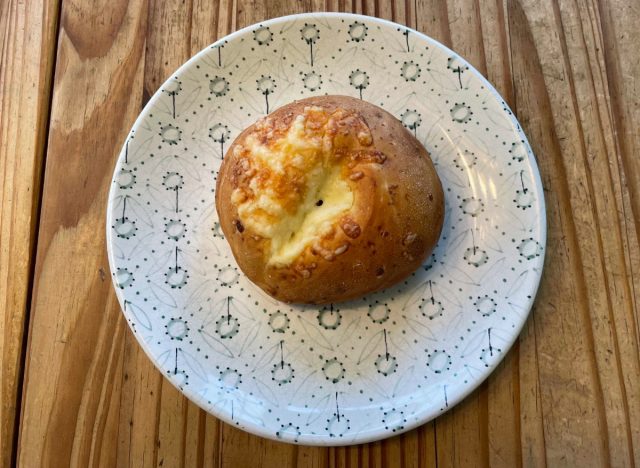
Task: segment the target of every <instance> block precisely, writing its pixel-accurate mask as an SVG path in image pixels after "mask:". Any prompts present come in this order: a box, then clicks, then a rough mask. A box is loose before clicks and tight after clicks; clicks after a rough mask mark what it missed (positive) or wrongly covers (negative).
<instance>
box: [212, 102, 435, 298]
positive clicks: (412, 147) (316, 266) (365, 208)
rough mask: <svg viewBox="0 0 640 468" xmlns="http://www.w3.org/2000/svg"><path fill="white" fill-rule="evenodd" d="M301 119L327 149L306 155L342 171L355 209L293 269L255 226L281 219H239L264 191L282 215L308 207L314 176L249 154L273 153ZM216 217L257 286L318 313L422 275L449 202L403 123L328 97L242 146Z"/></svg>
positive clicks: (276, 120)
mask: <svg viewBox="0 0 640 468" xmlns="http://www.w3.org/2000/svg"><path fill="white" fill-rule="evenodd" d="M301 115H302V116H304V130H303V132H304V135H305V138H309V139H314V138H315V141H318V142H321V149H318V150H317V151H315V152H312V153H307V154H312V155H313V157H315V158H316V160H318V161H324V162H323V163H322V164H321V167H324V168H325V170H330V169H332V168H333V169H335V170H338V171H339V177H340V178H341V179H342V180H343V181H345V182H346V184H348V187H349V189H350V190H351V193H352V197H353V201H352V204H351V207H350V208H348V209H346V210H344V211H343V212H341V213H340V214H339V215H338V216H336V217H335V218H334V219H333V220H332V222H331V223H330V224H331V226H329V227H328V226H327V225H326V224H327V223H325V225H324V228H323V229H322V230H321V232H318V234H317V236H315V237H314V239H313V241H312V242H310V243H309V244H308V245H307V246H306V247H305V248H304V249H303V250H302V251H301V252H300V253H299V254H298V255H296V256H295V258H294V259H293V260H291V261H290V262H289V263H282V262H280V263H277V262H276V263H274V262H272V261H270V259H271V256H272V255H273V249H272V245H271V239H270V238H268V236H265V235H264V232H262V231H260V229H254V228H252V227H251V226H252V225H253V224H252V223H253V221H254V220H255V219H261V220H263V221H264V222H267V223H269V222H274V223H277V222H278V219H279V218H278V216H279V215H278V214H277V213H276V214H274V213H273V212H270V211H269V210H267V211H260V210H258V211H256V210H254V211H251V212H250V214H249V215H248V214H247V213H244V215H242V214H241V212H242V210H239V206H240V205H241V204H242V203H246V202H247V201H255V200H257V199H258V198H259V197H260V196H261V193H260V190H261V189H264V188H266V187H268V188H269V190H270V194H271V196H272V197H276V198H277V199H278V200H280V205H279V209H281V210H284V211H283V212H284V213H285V215H294V214H295V213H296V210H298V209H299V207H300V206H301V204H302V203H304V200H305V197H306V195H307V193H306V190H307V185H306V184H307V177H308V173H309V172H308V168H304V167H302V168H301V167H295V165H286V166H285V167H284V169H283V168H282V167H281V168H280V170H279V171H278V170H275V169H273V168H271V167H269V166H267V165H265V164H264V162H262V163H261V162H260V161H259V159H258V158H256V157H254V154H253V152H252V150H251V148H252V147H255V144H256V142H258V144H260V145H262V146H263V147H266V148H271V149H273V148H275V147H276V146H277V142H278V141H281V139H282V138H283V137H284V136H285V135H286V134H287V132H288V131H289V129H290V128H291V126H292V125H293V123H294V122H295V121H296V118H298V116H301ZM252 145H254V146H252ZM336 168H337V169H336ZM318 203H320V202H318ZM216 208H217V210H218V215H219V218H220V225H221V228H222V231H223V233H224V235H225V238H226V239H227V241H228V242H229V245H230V246H231V250H232V252H233V255H234V257H235V259H236V261H237V262H238V265H239V266H240V268H241V269H242V271H243V272H244V273H245V274H246V275H247V277H248V278H249V279H250V280H251V281H253V282H254V283H255V284H257V285H258V286H260V287H261V288H262V289H263V290H264V291H266V292H267V293H268V294H269V295H271V296H273V297H274V298H276V299H279V300H281V301H285V302H294V303H315V304H321V303H329V302H338V301H344V300H348V299H353V298H357V297H360V296H362V295H364V294H367V293H370V292H373V291H378V290H380V289H383V288H387V287H389V286H391V285H393V284H395V283H397V282H399V281H401V280H403V279H405V278H406V277H407V276H408V275H410V274H411V273H412V272H413V271H415V270H416V269H417V268H418V267H419V266H420V265H421V263H422V262H423V261H424V260H425V258H426V257H427V256H428V255H429V254H430V253H431V251H432V249H433V247H434V246H435V244H436V242H437V240H438V238H439V236H440V231H441V229H442V223H443V218H444V196H443V191H442V186H441V184H440V180H439V178H438V176H437V174H436V171H435V169H434V167H433V163H432V161H431V159H430V158H429V154H428V153H427V151H426V150H425V149H424V147H423V146H422V145H421V144H420V143H419V142H418V141H417V140H416V138H414V136H413V135H412V134H411V133H410V132H409V131H408V130H407V129H406V128H404V127H403V125H402V124H401V122H400V121H399V120H398V119H396V118H395V117H393V116H392V115H391V114H389V113H388V112H386V111H384V110H382V109H381V108H379V107H377V106H374V105H372V104H369V103H367V102H365V101H361V100H358V99H354V98H351V97H346V96H322V97H313V98H309V99H304V100H301V101H295V102H293V103H291V104H288V105H286V106H284V107H281V108H280V109H278V110H276V111H274V112H273V113H271V114H269V115H268V116H266V117H265V118H263V119H261V120H259V121H258V122H256V123H255V124H254V125H251V126H250V127H249V128H247V129H246V130H245V131H244V132H242V133H241V134H240V135H239V136H238V138H237V139H236V140H235V141H234V142H233V144H232V145H231V147H230V148H229V150H228V151H227V154H226V156H225V159H224V161H223V163H222V166H221V168H220V172H219V175H218V179H217V186H216ZM243 216H244V219H243ZM249 216H251V217H249ZM257 231H260V232H257ZM292 235H293V233H292Z"/></svg>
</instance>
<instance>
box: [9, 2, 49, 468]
mask: <svg viewBox="0 0 640 468" xmlns="http://www.w3.org/2000/svg"><path fill="white" fill-rule="evenodd" d="M58 9H59V2H58V1H33V2H18V1H7V2H2V4H1V5H0V53H1V55H0V212H1V213H2V216H1V217H0V319H1V320H2V327H0V356H1V357H2V359H1V360H0V382H2V386H1V387H0V466H9V465H10V464H11V460H12V459H14V457H15V450H14V449H15V447H14V441H15V438H16V436H17V428H16V421H17V418H16V411H19V409H18V408H19V402H20V385H21V380H22V379H21V373H22V357H23V350H24V340H23V337H24V331H25V324H26V321H27V310H28V307H29V302H30V299H29V295H30V289H31V279H32V269H33V265H34V262H35V242H36V233H37V221H38V211H39V200H40V195H41V174H42V168H43V165H44V157H43V156H44V147H45V142H46V133H47V121H48V119H49V105H50V94H51V82H52V76H53V62H54V57H55V46H56V31H57V27H58Z"/></svg>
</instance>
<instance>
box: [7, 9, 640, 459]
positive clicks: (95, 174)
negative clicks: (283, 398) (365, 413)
mask: <svg viewBox="0 0 640 468" xmlns="http://www.w3.org/2000/svg"><path fill="white" fill-rule="evenodd" d="M6 5H9V6H8V7H7V6H6ZM18 7H20V8H22V4H15V5H14V4H13V3H9V4H4V5H3V7H2V8H4V9H7V8H9V10H7V11H10V12H14V11H18ZM11 8H13V9H11ZM29 8H32V7H31V6H30V7H29ZM34 8H35V7H34ZM318 10H337V11H349V12H357V13H364V14H369V15H376V16H379V17H383V18H386V19H391V20H394V21H397V22H399V23H403V24H407V25H409V26H412V27H415V28H417V29H418V30H420V31H423V32H425V33H427V34H429V35H431V36H432V37H434V38H435V39H438V40H440V41H441V42H443V43H444V44H445V45H447V46H450V47H452V48H454V49H455V50H456V51H458V52H460V53H461V54H462V55H463V56H465V58H467V59H468V60H469V61H470V62H471V63H472V64H473V65H474V66H475V67H476V68H477V69H478V70H479V71H480V72H481V73H483V74H484V75H485V76H487V77H488V79H489V80H490V81H491V82H492V83H493V84H494V85H495V86H496V88H497V89H498V91H499V92H500V93H501V94H502V96H503V97H504V98H505V100H506V101H507V103H508V104H509V105H510V106H511V108H512V109H513V110H514V111H515V113H516V115H517V116H518V118H519V120H520V122H521V123H522V125H523V127H524V129H525V132H526V133H527V135H528V137H529V139H530V142H531V144H532V146H533V149H534V152H535V153H536V155H537V159H538V163H539V166H540V171H541V174H542V179H543V185H544V187H545V196H546V202H547V217H548V245H547V249H548V250H547V261H546V266H545V273H544V276H543V280H542V284H541V287H540V292H539V295H538V297H537V300H536V304H535V306H534V310H533V311H532V314H531V316H530V318H529V320H528V322H527V324H526V325H525V328H524V330H523V332H522V334H521V336H520V339H519V340H518V342H517V343H516V345H515V346H514V347H513V349H512V350H511V351H510V352H509V353H508V354H507V356H506V357H505V359H504V361H503V362H502V363H501V364H500V365H499V366H498V368H497V369H496V370H495V372H493V373H492V375H491V376H490V378H489V379H488V380H487V381H486V382H484V383H483V384H482V385H481V386H480V387H479V388H478V389H477V390H476V391H475V392H473V393H472V394H471V395H470V396H469V397H468V398H466V399H465V400H464V401H463V402H462V403H461V404H459V405H458V406H456V407H455V408H454V409H452V410H451V411H449V412H448V413H446V414H445V415H443V416H441V417H440V418H438V419H437V420H435V421H432V422H430V423H428V424H425V425H424V426H422V427H420V428H418V429H416V430H414V431H411V432H409V433H406V434H402V435H400V436H396V437H394V438H391V439H387V440H384V441H381V442H376V443H372V444H365V445H360V446H354V447H339V448H316V447H304V446H293V445H287V444H282V443H277V442H273V441H270V440H265V439H261V438H259V437H255V436H252V435H250V434H247V433H244V432H242V431H239V430H238V429H236V428H233V427H231V426H228V425H226V424H224V423H222V422H220V421H218V420H217V419H215V418H214V417H212V416H210V415H208V414H207V413H205V412H204V411H202V410H200V409H199V408H197V407H196V406H195V405H193V404H192V403H190V402H189V401H188V400H186V399H185V398H184V397H183V396H182V395H181V394H180V393H179V392H178V391H176V390H175V389H174V387H172V386H171V385H170V384H168V383H167V382H165V380H164V379H163V377H162V376H161V375H160V373H159V372H158V371H156V370H155V368H154V367H153V365H152V364H151V363H150V361H149V360H148V359H147V358H146V356H145V355H144V353H143V351H142V350H141V349H140V347H139V346H138V345H137V343H136V341H135V338H134V337H133V335H132V334H131V333H130V332H129V330H128V329H127V327H126V324H125V322H124V320H123V318H122V315H121V313H120V311H119V308H118V305H117V303H116V301H115V297H114V294H113V291H112V288H111V283H110V281H109V278H108V277H107V276H106V275H108V266H107V261H106V256H105V249H106V247H105V238H104V234H103V230H102V229H96V226H102V224H103V222H104V216H105V208H106V194H107V190H108V186H109V180H110V177H111V172H112V168H113V164H114V162H115V158H116V156H117V152H118V149H119V146H120V144H121V142H122V141H123V139H124V137H125V135H126V134H127V131H128V130H129V128H130V126H131V124H132V123H133V120H134V119H135V117H136V115H137V114H138V112H139V111H140V109H141V106H142V105H143V104H144V103H145V102H146V101H147V100H148V98H149V97H150V96H151V95H152V94H153V93H154V92H155V91H156V89H157V88H158V86H160V84H161V83H162V82H163V81H164V80H165V79H166V78H167V77H168V76H169V74H170V73H171V72H172V71H173V70H175V69H176V68H177V67H178V66H179V65H180V64H181V63H182V62H184V61H185V60H186V59H187V58H188V57H190V56H191V55H192V54H194V53H195V52H197V51H198V50H200V49H201V48H203V47H205V46H206V45H208V44H209V43H211V42H213V41H214V40H215V39H216V38H218V37H221V36H223V35H225V34H228V33H229V32H231V31H233V30H235V29H237V28H241V27H243V26H246V25H249V24H252V23H255V22H259V21H262V20H264V19H267V18H270V17H275V16H281V15H285V14H290V13H297V12H302V11H318ZM2 11H3V12H4V10H2ZM24 11H27V10H24ZM39 12H40V13H41V12H42V10H38V9H37V8H35V9H34V10H33V11H31V10H29V14H28V15H26V16H25V14H24V13H23V14H22V16H25V17H27V16H28V17H29V18H32V17H33V18H44V19H42V20H41V23H37V24H38V25H42V29H40V30H39V31H40V33H39V34H40V35H39V36H38V35H37V34H36V35H33V36H31V35H27V36H20V35H19V34H17V33H16V32H15V31H18V30H19V25H20V24H22V23H20V21H23V20H21V19H16V18H21V17H22V16H20V15H18V16H16V15H15V14H14V15H13V16H11V15H9V16H8V18H9V20H5V19H4V18H5V16H4V14H3V16H1V17H0V22H1V23H0V25H1V26H2V28H1V29H0V31H4V36H3V42H2V54H3V55H2V60H3V62H2V63H3V65H4V64H5V63H8V64H10V65H11V66H10V67H6V68H5V67H4V66H3V69H2V73H1V74H0V76H1V77H2V80H3V81H2V82H1V83H2V86H3V93H2V99H3V100H2V101H1V102H2V106H1V107H0V108H1V109H2V119H1V120H0V122H2V125H3V126H2V132H1V133H0V135H1V136H2V138H3V139H2V141H1V144H0V151H2V152H0V156H2V159H0V162H2V164H3V165H1V166H0V168H2V173H3V177H4V179H3V180H4V181H5V182H4V184H5V185H4V186H3V190H2V194H3V198H2V209H3V212H2V213H3V217H2V225H1V226H2V231H0V232H1V233H2V250H1V252H2V253H1V255H2V256H0V267H2V269H0V280H1V281H0V288H2V287H4V288H5V290H6V291H8V290H9V288H11V291H18V292H20V291H22V292H21V293H20V294H22V295H20V294H19V295H18V296H15V297H18V298H19V299H20V298H22V299H20V300H22V301H23V302H20V301H18V302H15V301H14V302H7V303H8V304H9V303H10V304H14V305H15V304H17V305H18V306H20V305H21V304H27V303H30V304H31V309H30V320H29V322H28V324H29V330H28V332H29V334H28V346H27V349H26V366H25V373H24V390H23V403H22V411H21V417H20V421H19V422H20V426H19V428H18V430H19V433H20V439H19V445H18V462H19V464H20V465H21V466H25V467H31V466H39V465H43V466H54V467H58V466H82V467H85V466H131V467H140V466H142V467H157V466H163V467H167V466H169V467H173V466H184V467H191V466H195V467H221V466H224V467H235V466H256V467H257V466H260V467H298V466H299V467H387V466H391V467H396V466H397V467H406V468H409V467H412V468H413V467H416V468H418V467H431V466H439V467H448V466H450V467H457V466H482V467H484V466H491V467H501V466H504V467H512V466H527V467H543V466H549V467H556V466H623V467H625V466H629V467H632V466H636V465H640V314H639V312H638V299H640V296H638V295H639V294H640V288H636V287H635V282H637V281H638V275H640V235H639V232H638V220H639V216H640V159H638V158H637V154H638V153H639V151H640V124H639V123H640V85H639V79H640V78H639V77H640V48H639V47H638V46H637V45H638V44H639V43H640V32H639V31H638V29H637V25H638V24H640V8H638V5H637V2H636V1H635V0H613V1H604V0H599V1H598V0H560V1H557V2H556V1H552V0H489V1H486V2H485V1H482V2H481V1H466V0H447V1H439V0H438V1H436V0H408V1H402V0H396V1H393V2H387V1H382V0H379V1H378V0H326V1H325V0H305V1H303V2H296V1H294V0H281V1H269V2H267V1H258V0H219V1H216V2H210V1H204V0H184V1H183V0H170V1H160V0H153V1H146V0H133V1H129V2H127V1H122V0H112V1H110V2H106V1H105V0H102V1H100V2H99V5H93V6H87V5H85V4H84V2H82V1H81V0H65V1H64V2H63V3H62V7H61V21H60V25H59V31H58V33H59V41H58V44H57V50H56V56H57V59H56V62H55V81H54V82H53V83H52V88H51V86H49V87H47V85H48V82H47V78H46V77H47V76H51V75H52V74H53V72H54V70H50V72H49V74H47V68H46V66H45V67H44V68H42V66H41V65H40V64H41V62H42V60H43V59H39V61H38V62H34V64H32V68H30V69H29V70H31V71H30V73H33V76H35V77H36V78H37V80H39V81H36V82H37V83H39V84H40V87H39V88H37V89H39V90H40V91H39V93H37V94H36V96H38V99H40V101H37V102H36V103H35V104H34V102H33V101H31V100H30V99H29V96H31V95H27V94H22V95H21V96H23V97H21V98H18V99H22V101H20V100H16V101H14V100H13V99H15V98H14V96H15V95H16V94H15V93H10V94H9V96H10V100H8V101H6V97H5V95H7V92H6V91H5V88H6V87H7V85H6V84H5V82H6V81H5V80H6V79H7V78H5V77H6V76H10V77H13V80H15V79H16V78H15V77H19V76H23V75H20V74H19V73H22V72H21V71H19V70H18V71H15V70H16V69H17V68H18V65H17V63H18V62H17V61H16V59H14V58H13V57H17V55H15V53H14V52H12V51H13V50H23V49H20V47H24V45H22V44H32V42H28V41H36V42H35V43H38V42H37V41H41V42H42V41H43V40H44V38H45V36H46V34H45V32H46V33H47V34H50V35H51V34H54V33H55V32H56V27H57V25H56V21H55V18H53V19H52V17H51V16H52V15H51V14H48V13H51V12H49V10H46V11H45V13H47V12H48V13H47V14H44V13H43V15H44V16H38V13H39ZM98 12H99V13H98ZM53 16H54V17H55V15H53ZM16 25H17V26H16ZM39 27H40V26H39ZM43 31H44V32H43ZM21 37H27V39H28V40H25V39H23V38H21ZM46 37H49V36H46ZM38 38H39V39H38ZM20 41H23V42H20ZM25 41H26V42H25ZM7 44H16V45H15V46H12V47H10V46H8V45H7ZM38 50H40V49H38ZM7 51H8V52H7ZM12 54H13V55H12ZM7 57H8V58H7ZM51 57H53V53H51ZM44 63H45V64H46V63H53V61H52V59H50V62H46V60H44ZM35 65H38V66H37V67H36V66H35ZM50 68H52V67H51V66H50ZM9 69H11V74H9V73H8V72H6V70H9ZM14 86H17V85H14ZM21 86H22V87H23V88H24V89H25V91H23V93H26V92H27V87H26V85H21ZM11 89H13V88H11ZM51 89H52V92H53V101H52V106H51V116H50V119H49V121H48V122H47V112H44V113H43V109H44V111H46V109H47V107H46V106H44V108H43V104H42V99H43V98H42V96H45V97H46V96H47V95H48V93H50V92H51ZM18 95H20V94H18ZM27 101H28V102H27ZM45 101H46V99H45ZM5 102H6V103H5ZM14 102H20V103H22V104H23V105H24V104H25V103H27V104H29V105H31V107H29V109H32V110H31V111H30V113H29V114H28V115H29V118H30V119H31V120H24V119H17V118H15V117H14V118H8V117H5V116H6V115H8V116H11V115H14V114H12V113H11V112H14V113H15V112H17V111H16V110H15V107H13V106H14V105H15V104H14ZM7 109H8V111H7ZM18 120H19V124H20V126H21V127H20V128H21V129H22V130H20V129H16V128H17V127H16V125H18V124H17V123H16V122H17V121H18ZM28 122H35V123H28ZM32 128H35V129H36V132H35V134H34V135H31V134H29V135H30V137H29V138H31V139H29V138H26V137H24V136H23V135H24V133H23V132H25V131H26V130H25V129H32ZM5 129H8V130H5ZM47 132H48V139H46V141H45V136H46V135H47ZM7 135H8V136H9V137H7ZM8 138H11V141H12V143H11V144H8V143H5V141H9V139H8ZM18 141H19V142H20V144H21V145H27V146H23V147H21V148H26V149H22V150H21V153H20V154H28V155H29V158H25V164H26V163H27V162H28V164H29V165H28V166H26V167H22V166H18V165H17V161H19V158H17V157H15V156H14V155H15V154H18V153H17V149H16V148H17V146H15V145H17V143H15V142H18ZM45 143H46V147H47V152H46V162H47V164H46V170H45V177H44V187H43V191H42V194H41V196H42V209H41V216H40V219H39V223H38V226H37V228H38V229H37V255H36V257H35V272H34V275H33V278H32V279H30V276H29V266H28V265H29V262H33V256H32V255H30V252H31V250H32V246H33V245H34V242H35V241H36V238H35V232H36V230H35V228H36V222H35V221H36V219H37V218H36V217H34V212H35V210H34V207H35V206H36V205H35V204H34V203H35V201H37V199H38V196H39V195H40V194H39V193H34V192H31V191H29V188H30V187H31V186H30V185H29V184H30V183H31V182H30V181H34V182H37V174H39V171H40V170H42V167H43V158H42V149H43V148H44V146H45ZM11 145H13V146H11ZM29 145H31V146H29ZM38 148H40V150H38ZM22 151H26V153H22ZM38 151H40V152H38ZM20 161H21V160H20ZM21 164H22V163H21ZM15 168H18V169H15ZM16 180H19V181H21V182H19V183H17V182H15V181H16ZM6 181H14V182H13V185H10V184H9V185H7V182H6ZM37 185H38V184H37V183H36V184H35V186H37ZM17 196H20V197H22V200H23V201H22V202H21V203H22V204H21V205H16V204H15V203H14V202H11V203H9V202H7V200H9V201H10V200H11V197H14V198H15V197H17ZM15 206H17V207H18V208H19V209H18V208H14V207H15ZM7 213H11V214H10V217H11V219H12V222H11V223H6V222H4V219H6V214H7ZM16 213H17V214H16ZM20 213H22V215H20ZM20 216H22V217H20ZM16 219H18V220H23V221H24V223H26V224H24V223H23V225H20V226H18V225H17V224H16V222H15V220H16ZM7 232H8V233H9V234H7ZM6 236H9V237H6ZM6 238H9V239H14V242H16V239H18V238H19V240H20V242H21V243H22V244H21V245H22V248H23V249H26V250H23V251H24V252H27V253H26V255H24V256H22V257H16V256H15V255H11V256H8V255H7V252H10V251H11V252H13V247H12V248H11V249H10V250H9V249H7V248H6V247H5V245H7V244H6V243H5V239H6ZM30 249H31V250H30ZM3 262H4V263H3ZM18 262H23V263H21V264H19V263H18ZM24 262H26V264H25V263H24ZM5 265H9V266H10V267H11V268H13V270H11V271H14V272H17V273H10V274H8V275H7V274H5V273H4V272H5V271H7V270H5V268H4V267H5ZM12 265H14V266H12ZM15 265H18V266H15ZM20 265H22V266H20ZM24 265H26V266H24ZM20 268H22V269H20ZM7 278H8V279H7ZM30 281H32V283H33V291H32V292H31V291H29V284H31V283H30ZM16 285H17V287H18V289H16ZM20 287H22V289H21V290H20V289H19V288H20ZM0 292H3V290H2V289H0ZM30 293H31V295H30ZM3 294H6V292H3ZM0 297H2V298H3V300H4V295H3V296H0ZM10 300H12V299H7V301H10ZM21 307H22V310H23V311H24V310H25V308H26V307H25V305H22V306H21ZM12 310H18V311H20V309H19V308H18V309H12ZM3 314H4V317H5V327H4V329H3V340H4V341H2V346H3V348H2V352H3V364H2V365H3V367H2V372H3V393H2V403H3V408H5V406H6V405H8V407H9V408H11V404H15V395H16V393H15V390H11V389H15V388H17V387H16V385H15V384H13V386H11V385H12V384H11V382H9V385H8V386H7V384H6V383H5V375H7V374H5V372H7V371H6V370H5V369H11V367H10V366H11V363H12V362H19V361H16V358H17V356H19V355H20V350H21V347H20V337H21V333H20V327H21V326H22V327H24V325H25V323H26V322H25V314H24V312H23V313H21V314H20V313H18V315H17V316H16V315H15V312H11V311H9V312H4V311H3ZM7 323H13V325H12V327H13V328H11V327H10V326H8V325H7ZM16 330H17V333H16ZM7 337H9V338H7ZM7 340H9V341H7ZM6 343H10V344H8V345H7V344H6ZM7 353H9V354H7ZM7 355H9V356H10V357H13V359H14V361H11V359H9V360H8V361H7V360H6V359H5V358H6V356H7ZM7 362H8V363H9V364H8V365H7ZM13 369H18V370H19V366H18V367H14V368H13ZM9 372H11V371H9ZM13 372H14V373H13V374H10V375H13V376H14V380H15V379H16V376H19V372H16V371H15V370H14V371H13ZM5 388H9V389H10V391H13V392H14V393H5ZM11 395H14V396H13V399H11ZM12 402H13V403H12ZM1 414H2V418H1V419H0V421H1V422H2V426H1V428H2V433H0V435H1V438H0V443H1V444H3V445H2V446H0V448H1V449H2V453H3V456H4V453H5V451H4V447H6V445H5V444H6V443H9V444H10V441H11V435H10V434H11V431H12V430H13V425H12V421H11V417H8V416H6V414H7V413H5V412H4V409H3V413H1ZM6 441H9V442H6ZM2 462H3V465H5V466H7V465H8V463H9V462H10V455H9V456H8V458H7V457H6V456H5V458H3V459H2Z"/></svg>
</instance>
